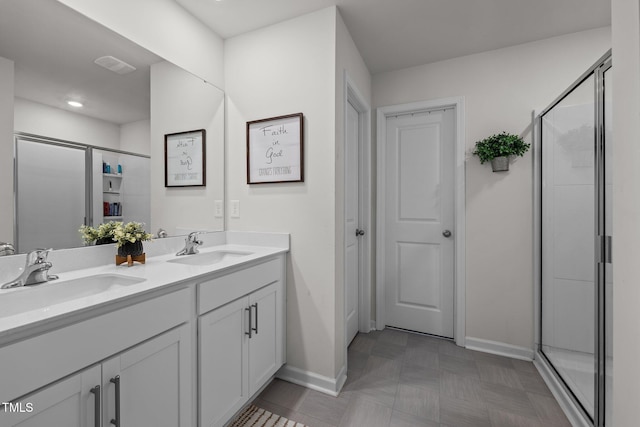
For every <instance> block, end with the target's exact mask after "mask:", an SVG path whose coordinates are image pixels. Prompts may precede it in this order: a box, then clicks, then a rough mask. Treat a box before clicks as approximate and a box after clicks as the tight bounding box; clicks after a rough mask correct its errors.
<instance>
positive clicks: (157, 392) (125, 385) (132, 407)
mask: <svg viewBox="0 0 640 427" xmlns="http://www.w3.org/2000/svg"><path fill="white" fill-rule="evenodd" d="M188 334H189V328H188V326H186V325H183V326H180V327H178V328H176V329H173V330H171V331H169V332H166V333H164V334H162V335H160V336H159V337H156V338H154V339H152V340H150V341H147V342H146V343H144V344H140V345H138V346H136V347H134V348H132V349H131V350H128V351H126V352H124V353H121V354H119V355H117V356H115V357H113V358H111V359H109V360H107V361H105V362H104V363H103V364H102V390H103V416H102V419H103V422H102V425H103V426H111V425H115V426H116V427H117V426H123V427H124V426H154V427H176V426H184V427H190V424H188V422H189V418H186V417H185V416H186V415H187V414H188V413H189V412H190V411H191V407H190V397H191V395H190V390H189V387H190V384H191V383H190V381H189V378H190V375H191V371H190V370H189V361H188V360H185V358H184V356H185V354H188V349H186V348H185V346H186V343H187V342H188ZM111 420H113V421H114V422H113V423H112V422H111ZM90 425H92V424H90Z"/></svg>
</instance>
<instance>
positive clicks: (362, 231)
mask: <svg viewBox="0 0 640 427" xmlns="http://www.w3.org/2000/svg"><path fill="white" fill-rule="evenodd" d="M356 236H364V230H361V229H359V228H357V229H356Z"/></svg>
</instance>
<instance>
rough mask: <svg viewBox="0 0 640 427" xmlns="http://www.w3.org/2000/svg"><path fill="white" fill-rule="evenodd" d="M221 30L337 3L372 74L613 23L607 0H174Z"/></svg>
mask: <svg viewBox="0 0 640 427" xmlns="http://www.w3.org/2000/svg"><path fill="white" fill-rule="evenodd" d="M176 1H177V2H178V3H179V4H181V5H182V6H183V7H184V8H185V9H187V10H188V11H190V12H191V14H193V15H194V16H196V17H197V18H199V19H200V20H201V21H202V22H204V23H205V24H207V25H208V26H209V27H210V28H211V29H213V30H214V31H215V32H216V33H218V34H219V35H220V36H222V37H223V38H229V37H233V36H236V35H239V34H242V33H245V32H248V31H251V30H255V29H257V28H261V27H265V26H268V25H271V24H274V23H277V22H281V21H284V20H286V19H290V18H294V17H296V16H300V15H303V14H306V13H309V12H313V11H316V10H320V9H322V8H325V7H328V6H331V5H334V4H335V5H337V6H338V8H339V10H340V13H341V14H342V17H343V19H344V21H345V24H346V25H347V27H348V28H349V31H350V33H351V36H352V37H353V39H354V41H355V43H356V45H357V46H358V49H359V50H360V53H361V54H362V57H363V59H364V61H365V63H366V64H367V66H368V67H369V70H370V71H371V73H372V74H375V73H379V72H384V71H390V70H396V69H401V68H406V67H411V66H415V65H421V64H426V63H430V62H435V61H441V60H444V59H450V58H455V57H458V56H463V55H469V54H473V53H479V52H484V51H488V50H493V49H499V48H502V47H507V46H513V45H517V44H521V43H527V42H531V41H535V40H542V39H545V38H549V37H554V36H559V35H563V34H569V33H573V32H577V31H583V30H588V29H592V28H598V27H604V26H608V25H610V24H611V1H610V0H270V1H266V0H221V1H214V0H176Z"/></svg>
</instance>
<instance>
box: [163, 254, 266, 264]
mask: <svg viewBox="0 0 640 427" xmlns="http://www.w3.org/2000/svg"><path fill="white" fill-rule="evenodd" d="M252 253H253V252H242V251H215V252H205V253H201V254H195V255H181V256H179V257H178V258H175V259H172V260H169V261H167V262H174V263H176V264H186V265H202V266H204V265H212V264H217V263H219V262H223V261H229V260H231V259H235V258H240V257H243V256H247V255H251V254H252Z"/></svg>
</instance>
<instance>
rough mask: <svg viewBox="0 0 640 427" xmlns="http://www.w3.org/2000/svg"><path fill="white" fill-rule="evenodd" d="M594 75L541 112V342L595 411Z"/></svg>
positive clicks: (587, 406)
mask: <svg viewBox="0 0 640 427" xmlns="http://www.w3.org/2000/svg"><path fill="white" fill-rule="evenodd" d="M595 83H596V82H595V76H594V74H591V75H590V76H589V77H587V78H586V79H585V80H584V81H583V82H582V83H580V84H579V85H578V86H577V87H575V89H574V90H573V91H571V92H570V93H569V94H568V95H567V96H565V97H564V99H562V101H560V102H559V103H558V104H556V105H555V106H554V107H553V108H552V109H551V110H549V111H548V112H546V113H545V114H544V115H543V116H542V291H541V300H542V313H541V314H542V316H541V321H542V324H541V346H542V351H543V353H544V354H545V356H546V357H547V358H548V359H549V361H550V362H551V364H552V365H553V367H554V368H555V370H556V372H557V374H558V375H559V376H560V377H561V379H562V380H563V381H564V383H565V384H566V385H567V387H568V388H569V389H570V390H571V391H572V393H573V394H574V396H575V397H576V399H577V401H578V402H579V403H580V405H582V407H583V409H584V410H585V412H586V413H588V414H589V416H590V417H591V418H593V417H594V404H595V401H594V391H595V373H596V358H595V357H596V347H595V345H596V343H595V342H594V337H595V290H596V288H595V284H596V278H595V273H596V268H595V264H594V256H595V244H596V239H595V230H594V226H595V220H596V191H595V173H596V169H595V152H594V148H595V120H596V100H595V97H594V93H595Z"/></svg>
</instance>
